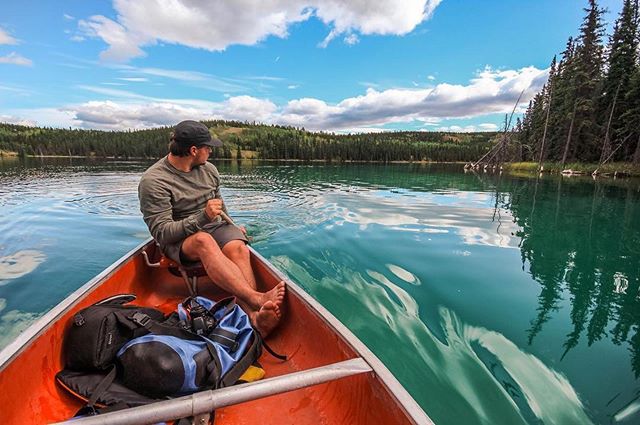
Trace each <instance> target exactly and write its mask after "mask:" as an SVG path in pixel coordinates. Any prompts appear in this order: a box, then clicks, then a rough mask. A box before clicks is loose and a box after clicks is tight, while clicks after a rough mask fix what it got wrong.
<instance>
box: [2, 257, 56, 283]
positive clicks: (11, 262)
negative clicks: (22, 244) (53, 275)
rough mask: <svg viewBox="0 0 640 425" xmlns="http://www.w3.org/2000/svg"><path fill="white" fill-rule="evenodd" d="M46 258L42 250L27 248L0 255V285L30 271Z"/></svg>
mask: <svg viewBox="0 0 640 425" xmlns="http://www.w3.org/2000/svg"><path fill="white" fill-rule="evenodd" d="M46 258H47V256H46V255H45V254H44V253H43V252H41V251H36V250H29V249H26V250H22V251H18V252H15V253H13V254H11V255H5V256H3V257H0V286H1V285H4V284H6V283H7V282H8V281H9V280H10V279H17V278H19V277H22V276H24V275H26V274H29V273H31V272H32V271H34V270H35V268H36V267H38V265H39V264H40V263H42V262H44V260H45V259H46Z"/></svg>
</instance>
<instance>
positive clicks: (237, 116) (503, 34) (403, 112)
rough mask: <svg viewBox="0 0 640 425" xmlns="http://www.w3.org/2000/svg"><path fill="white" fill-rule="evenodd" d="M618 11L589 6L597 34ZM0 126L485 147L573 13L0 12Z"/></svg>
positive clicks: (436, 6) (235, 0)
mask: <svg viewBox="0 0 640 425" xmlns="http://www.w3.org/2000/svg"><path fill="white" fill-rule="evenodd" d="M621 3H622V0H600V2H599V4H600V6H602V7H605V8H606V9H607V10H608V12H607V13H606V15H605V19H606V21H607V23H608V26H607V28H608V30H609V33H610V32H611V25H612V23H613V21H614V20H615V19H616V17H617V15H618V13H619V11H620V9H621V7H622V5H621ZM0 4H1V8H0V9H1V10H2V13H1V14H0V122H11V123H19V124H26V125H38V126H52V127H64V128H68V127H72V128H91V129H102V130H124V129H143V128H150V127H158V126H172V125H175V124H176V123H177V122H179V121H181V120H184V119H196V120H212V119H225V120H239V121H250V122H253V121H255V122H260V123H267V124H281V125H289V126H295V127H304V128H305V129H307V130H314V131H329V132H339V133H347V132H371V131H390V130H413V131H494V130H498V129H501V128H503V126H504V124H503V123H504V120H505V114H509V113H511V111H512V109H513V108H514V106H515V104H516V101H517V99H518V97H519V96H520V95H521V93H522V97H521V101H520V104H519V105H518V108H517V111H519V112H522V110H523V109H524V108H525V107H526V105H527V104H528V102H529V100H530V99H531V98H532V97H533V95H534V94H535V93H536V92H537V91H539V90H540V88H541V87H542V85H543V84H544V83H545V81H546V79H547V75H548V67H549V63H550V62H551V59H552V57H553V56H554V55H556V54H559V53H560V52H562V50H564V47H565V44H566V42H567V39H568V37H569V36H576V35H577V34H578V29H579V27H580V23H581V22H582V19H583V16H584V11H583V8H584V7H586V5H587V1H586V0H561V1H558V0H535V1H534V0H500V1H498V0H491V1H490V0H485V1H477V0H466V1H463V0H379V1H374V0H352V1H349V0H269V1H258V0H217V1H213V0H212V1H204V0H39V1H35V0H22V1H11V0H0Z"/></svg>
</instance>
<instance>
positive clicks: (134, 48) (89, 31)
mask: <svg viewBox="0 0 640 425" xmlns="http://www.w3.org/2000/svg"><path fill="white" fill-rule="evenodd" d="M78 26H79V27H80V30H81V31H83V33H84V34H86V35H87V36H90V37H99V38H102V39H103V40H104V41H105V43H107V44H108V45H109V48H108V49H107V50H105V51H104V52H102V53H100V58H101V59H103V60H107V61H115V62H120V61H124V60H127V59H131V58H135V57H139V56H144V54H145V53H144V52H143V51H142V49H140V48H139V47H138V46H139V45H141V44H153V43H154V42H153V40H151V39H148V38H146V37H143V36H141V35H140V34H137V33H135V32H131V31H129V30H127V28H125V27H124V26H122V25H120V24H119V23H117V22H114V21H112V20H111V19H109V18H105V17H104V16H100V15H98V16H92V17H91V18H89V20H88V21H85V20H80V21H79V22H78Z"/></svg>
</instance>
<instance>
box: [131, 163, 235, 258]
mask: <svg viewBox="0 0 640 425" xmlns="http://www.w3.org/2000/svg"><path fill="white" fill-rule="evenodd" d="M138 198H139V199H140V211H142V217H143V219H144V221H145V223H147V226H148V227H149V231H150V232H151V236H153V238H154V239H155V240H156V241H157V242H158V243H159V244H160V247H161V248H164V247H165V246H167V245H168V244H172V243H176V242H179V241H181V240H183V239H185V238H186V237H187V236H189V235H192V234H194V233H196V232H197V231H199V230H201V229H202V226H204V225H206V224H208V223H210V222H211V220H209V217H208V216H207V215H206V213H205V212H204V208H205V206H206V205H207V201H208V200H210V199H213V198H218V199H222V197H221V196H220V174H219V173H218V170H217V169H216V167H215V166H214V165H213V164H211V163H209V162H207V163H205V164H203V165H201V166H199V167H195V168H193V169H192V170H191V171H189V172H185V171H181V170H178V169H177V168H175V167H173V166H172V165H171V163H169V160H168V159H167V157H164V158H162V159H161V160H159V161H158V162H156V163H155V164H153V165H152V166H151V167H149V169H147V171H145V172H144V174H143V175H142V179H141V180H140V184H139V185H138ZM223 210H224V211H225V212H226V208H225V207H224V206H223ZM216 220H217V221H219V220H220V217H216V218H215V219H214V221H216Z"/></svg>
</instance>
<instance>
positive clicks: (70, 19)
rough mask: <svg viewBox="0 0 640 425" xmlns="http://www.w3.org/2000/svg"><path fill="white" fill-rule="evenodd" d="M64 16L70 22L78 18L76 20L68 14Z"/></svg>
mask: <svg viewBox="0 0 640 425" xmlns="http://www.w3.org/2000/svg"><path fill="white" fill-rule="evenodd" d="M62 16H63V17H64V19H66V20H68V21H73V20H75V19H76V18H74V17H73V16H71V15H69V14H67V13H64V14H62Z"/></svg>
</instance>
